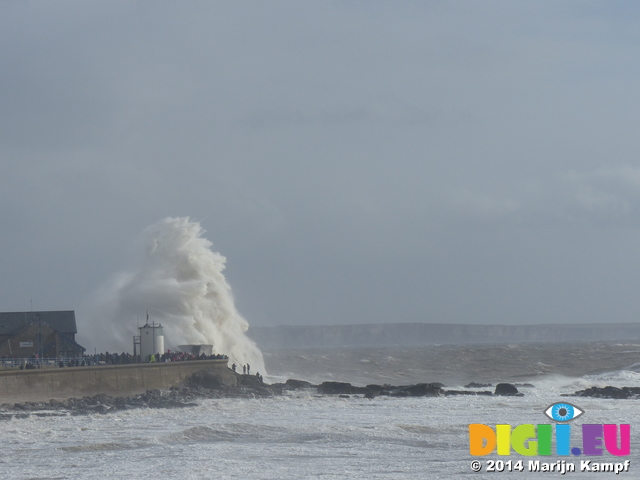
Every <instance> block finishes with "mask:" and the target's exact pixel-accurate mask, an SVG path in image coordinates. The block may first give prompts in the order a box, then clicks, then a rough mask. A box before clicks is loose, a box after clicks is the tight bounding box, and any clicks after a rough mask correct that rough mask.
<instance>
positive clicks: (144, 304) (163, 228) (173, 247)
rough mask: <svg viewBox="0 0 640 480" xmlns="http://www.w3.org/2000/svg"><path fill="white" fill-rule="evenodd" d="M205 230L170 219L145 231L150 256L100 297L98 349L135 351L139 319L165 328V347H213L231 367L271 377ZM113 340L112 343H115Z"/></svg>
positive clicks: (222, 260) (146, 253)
mask: <svg viewBox="0 0 640 480" xmlns="http://www.w3.org/2000/svg"><path fill="white" fill-rule="evenodd" d="M204 233H205V231H204V230H203V228H202V227H201V226H200V224H199V223H198V222H194V221H191V220H190V219H189V218H188V217H182V218H165V219H164V220H161V221H159V222H158V223H156V224H154V225H152V226H150V227H148V228H147V229H146V230H145V231H144V233H143V240H144V245H145V249H144V254H143V256H142V259H141V260H140V262H139V266H138V267H137V269H136V270H135V271H132V272H128V273H122V274H120V275H119V276H118V277H117V278H116V279H115V280H114V281H112V282H111V283H110V284H109V285H107V286H106V287H105V288H104V289H102V291H101V293H100V295H99V297H100V299H101V301H100V303H101V306H100V307H101V308H100V309H99V311H100V312H101V313H99V317H100V319H99V322H100V324H99V325H96V327H97V328H96V331H99V332H100V337H99V338H96V339H95V342H96V343H97V344H98V345H104V346H105V347H107V346H110V348H112V349H113V348H115V349H117V350H118V351H120V350H123V349H124V350H127V351H128V350H131V348H132V347H131V345H132V338H133V335H137V334H138V332H137V329H136V316H140V317H141V318H142V319H143V320H142V321H141V322H140V324H142V323H144V321H145V320H144V315H145V311H147V310H148V311H149V315H150V321H153V322H156V323H162V326H163V327H164V336H165V345H166V346H167V347H168V348H175V347H177V346H178V345H181V344H211V345H213V351H214V352H215V353H224V354H226V355H228V356H229V359H230V363H231V362H233V363H236V364H238V365H244V364H247V363H249V364H250V365H251V371H252V372H260V373H265V367H264V360H263V358H262V353H261V352H260V350H259V349H258V347H257V346H256V345H255V343H254V342H253V341H251V340H250V339H249V338H248V337H247V336H246V334H245V333H246V331H247V329H248V326H249V325H248V323H247V321H246V320H245V319H244V318H242V316H240V314H239V313H238V311H237V310H236V307H235V305H234V302H233V297H232V295H231V288H230V287H229V284H228V283H227V281H226V279H225V277H224V275H223V274H222V272H223V270H224V268H225V262H226V258H225V257H223V256H222V255H220V254H219V253H217V252H214V251H212V250H211V246H212V243H211V242H210V241H209V240H207V239H206V238H204V237H203V234H204ZM110 339H112V341H110Z"/></svg>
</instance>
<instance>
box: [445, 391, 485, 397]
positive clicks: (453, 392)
mask: <svg viewBox="0 0 640 480" xmlns="http://www.w3.org/2000/svg"><path fill="white" fill-rule="evenodd" d="M456 395H487V396H492V395H493V393H492V392H490V391H489V390H483V391H479V392H473V391H471V392H470V391H469V390H445V391H444V396H445V397H452V396H456Z"/></svg>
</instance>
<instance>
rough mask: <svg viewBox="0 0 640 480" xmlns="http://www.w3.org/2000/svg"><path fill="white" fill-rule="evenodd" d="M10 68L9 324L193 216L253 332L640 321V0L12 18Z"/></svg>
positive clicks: (4, 243) (14, 11)
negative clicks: (221, 259)
mask: <svg viewBox="0 0 640 480" xmlns="http://www.w3.org/2000/svg"><path fill="white" fill-rule="evenodd" d="M0 64H1V65H2V68H1V69H0V232H1V234H0V311H27V310H29V309H30V308H31V302H32V303H33V308H34V309H35V310H76V314H77V320H78V328H79V330H82V328H83V325H84V324H86V323H88V322H95V321H100V320H101V319H99V318H91V317H92V313H91V311H92V310H91V308H90V305H89V304H90V302H91V300H90V299H91V298H92V297H93V296H95V294H96V292H97V291H99V290H100V288H101V287H102V286H104V285H105V284H106V283H108V282H109V281H110V279H113V278H114V276H116V275H118V274H119V273H121V272H123V271H127V270H129V269H131V268H132V265H134V264H135V262H136V258H138V257H139V250H140V248H141V246H140V241H139V239H140V235H141V233H142V232H143V231H144V229H145V228H147V227H148V226H149V225H152V224H155V223H156V222H158V221H160V220H161V219H163V218H166V217H189V218H190V219H191V220H192V221H197V222H199V223H200V224H201V225H202V227H203V228H204V229H205V230H206V234H205V236H206V238H207V239H209V240H210V241H211V242H212V243H213V247H212V248H213V249H214V250H215V251H219V252H220V253H221V254H222V255H224V256H225V257H226V258H227V266H226V270H225V275H226V279H227V281H228V283H229V284H230V285H231V288H232V290H233V295H234V298H235V302H236V307H237V309H238V311H239V312H240V313H241V315H242V316H243V317H245V318H246V319H247V321H248V322H249V324H250V325H251V326H272V325H303V324H315V325H318V324H350V323H394V322H428V323H470V324H537V323H595V322H635V321H637V320H638V316H639V315H640V294H639V292H640V282H639V276H640V273H639V272H640V156H639V154H640V135H639V134H638V132H639V131H640V128H639V127H640V88H638V78H640V6H639V5H638V4H637V3H636V2H619V1H618V2H616V1H611V2H589V1H580V2H577V1H566V2H556V1H537V2H507V1H486V2H466V1H431V2H422V1H416V2H413V1H400V2H379V1H322V2H310V1H301V0H295V1H270V2H252V1H237V0H234V1H214V2H204V1H195V0H194V1H186V2H169V1H155V0H154V1H142V0H140V1H118V0H109V1H88V0H81V1H67V0H61V1H57V2H37V1H21V2H12V1H0ZM140 313H141V315H143V314H144V312H140Z"/></svg>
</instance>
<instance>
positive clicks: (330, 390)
mask: <svg viewBox="0 0 640 480" xmlns="http://www.w3.org/2000/svg"><path fill="white" fill-rule="evenodd" d="M318 393H322V394H324V395H354V394H357V393H366V390H365V389H364V388H363V387H354V386H353V385H351V384H350V383H344V382H322V383H321V384H320V385H318Z"/></svg>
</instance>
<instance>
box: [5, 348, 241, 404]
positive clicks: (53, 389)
mask: <svg viewBox="0 0 640 480" xmlns="http://www.w3.org/2000/svg"><path fill="white" fill-rule="evenodd" d="M227 363H228V360H226V359H220V360H196V361H192V362H168V363H137V364H131V365H104V366H93V367H69V368H46V369H40V370H6V371H0V404H2V403H9V404H11V403H22V402H48V401H49V400H51V399H55V400H66V399H68V398H74V397H75V398H81V397H86V396H93V395H97V394H100V393H102V394H106V395H110V396H118V397H124V396H130V395H136V394H139V393H144V392H145V391H147V390H151V389H163V388H170V387H173V386H175V385H177V384H179V383H180V382H181V381H183V380H185V379H186V378H188V377H190V376H191V375H193V374H194V373H196V372H201V371H207V372H210V373H213V374H214V375H216V376H217V377H218V378H219V379H220V381H221V383H223V384H226V385H230V386H235V385H236V384H237V381H238V380H237V374H235V373H234V372H232V371H231V370H230V369H229V368H228V366H227Z"/></svg>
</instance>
